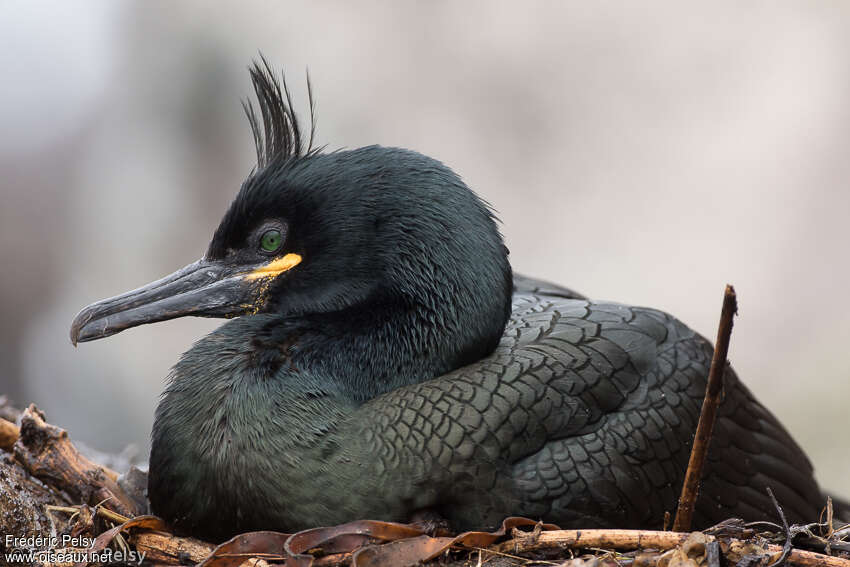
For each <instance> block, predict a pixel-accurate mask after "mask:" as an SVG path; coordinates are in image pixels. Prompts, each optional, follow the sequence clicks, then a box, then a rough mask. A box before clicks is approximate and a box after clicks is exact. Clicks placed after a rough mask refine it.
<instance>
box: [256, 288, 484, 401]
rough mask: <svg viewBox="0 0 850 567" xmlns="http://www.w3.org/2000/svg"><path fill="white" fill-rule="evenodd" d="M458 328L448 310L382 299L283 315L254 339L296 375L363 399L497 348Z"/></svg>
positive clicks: (445, 369)
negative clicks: (318, 379)
mask: <svg viewBox="0 0 850 567" xmlns="http://www.w3.org/2000/svg"><path fill="white" fill-rule="evenodd" d="M457 326H458V324H457V322H456V321H452V318H451V317H450V316H449V315H447V314H442V313H435V312H433V311H431V310H429V309H426V308H424V307H423V306H421V305H416V304H409V303H406V302H404V301H393V300H391V299H388V298H386V297H384V298H381V299H377V298H376V299H375V300H372V301H367V302H364V303H360V304H358V305H356V306H352V307H349V308H346V309H344V310H342V311H335V312H330V313H317V314H309V315H306V316H300V317H298V318H297V319H280V320H278V321H277V322H276V323H274V324H272V328H271V329H269V332H268V333H267V334H266V336H267V337H268V340H267V341H265V342H261V343H256V342H255V344H257V345H258V347H259V348H260V349H263V350H265V352H266V357H270V358H272V359H275V360H277V361H278V362H281V361H283V362H284V363H286V364H288V365H289V366H288V368H289V369H290V370H291V371H292V372H294V373H295V374H308V375H310V376H314V377H315V376H317V377H321V378H322V379H324V380H328V381H330V382H332V383H333V384H334V386H335V387H336V388H338V389H339V391H340V392H341V393H342V394H343V395H344V396H346V397H348V398H350V399H353V400H357V401H365V400H368V399H371V398H374V397H375V396H378V395H380V394H382V393H385V392H388V391H390V390H394V389H396V388H399V387H402V386H405V385H408V384H414V383H418V382H422V381H425V380H429V379H431V378H433V377H435V376H439V375H441V374H444V373H446V372H449V371H451V370H453V369H455V368H457V367H459V366H462V365H464V364H468V363H470V362H472V361H474V360H477V359H479V358H482V357H483V356H486V355H487V354H488V353H489V352H490V351H491V350H492V348H495V342H493V341H492V340H489V339H488V338H484V339H483V340H481V338H480V337H478V338H477V340H469V339H468V338H467V337H465V336H464V333H457V332H456V331H455V329H456V327H457ZM498 334H499V335H501V329H499V332H498ZM490 343H492V346H491V345H490ZM269 353H279V354H269Z"/></svg>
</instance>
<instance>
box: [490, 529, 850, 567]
mask: <svg viewBox="0 0 850 567" xmlns="http://www.w3.org/2000/svg"><path fill="white" fill-rule="evenodd" d="M690 536H691V534H688V533H680V532H656V531H650V530H605V529H602V530H598V529H597V530H554V531H548V532H547V531H544V532H541V533H540V535H539V536H538V537H537V538H536V539H533V540H532V539H531V538H519V539H513V540H509V541H505V542H502V543H500V544H497V545H495V546H493V547H491V548H490V549H491V550H493V551H496V552H500V553H513V554H517V553H527V552H535V551H543V550H547V549H557V550H563V549H564V548H572V549H616V550H619V551H633V550H636V549H657V550H658V551H666V550H668V549H673V548H674V547H676V546H678V545H681V544H682V543H684V542H685V541H686V540H687V539H688V538H689V537H690ZM707 539H708V540H709V541H721V540H716V539H715V538H714V537H713V536H707ZM735 542H739V543H743V544H749V543H751V542H747V541H744V540H738V539H734V538H725V539H723V540H722V543H727V544H730V545H731V544H732V543H735ZM744 549H746V550H747V551H748V552H750V553H751V552H752V549H750V548H744ZM760 549H763V551H764V552H765V554H770V555H775V556H777V557H778V556H779V554H781V553H782V546H779V545H773V544H769V545H764V546H760ZM726 553H728V552H726ZM786 565H792V566H796V567H814V566H816V565H817V566H822V567H850V559H842V558H840V557H832V556H829V555H823V554H822V553H815V552H814V551H804V550H801V549H792V550H791V553H790V554H788V557H787V559H786Z"/></svg>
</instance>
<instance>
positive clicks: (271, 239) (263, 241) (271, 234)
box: [260, 229, 283, 252]
mask: <svg viewBox="0 0 850 567" xmlns="http://www.w3.org/2000/svg"><path fill="white" fill-rule="evenodd" d="M281 244H283V236H282V235H281V234H280V231H279V230H277V229H272V230H267V231H266V232H264V233H263V236H261V237H260V248H262V249H263V251H264V252H277V251H278V250H279V249H280V246H281Z"/></svg>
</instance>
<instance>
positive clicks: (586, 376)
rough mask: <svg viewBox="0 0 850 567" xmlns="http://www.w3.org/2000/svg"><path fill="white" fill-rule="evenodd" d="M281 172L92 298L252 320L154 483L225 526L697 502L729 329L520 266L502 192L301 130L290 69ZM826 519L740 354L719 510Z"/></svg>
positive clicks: (224, 343)
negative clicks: (139, 276)
mask: <svg viewBox="0 0 850 567" xmlns="http://www.w3.org/2000/svg"><path fill="white" fill-rule="evenodd" d="M252 80H253V82H254V86H255V90H256V91H257V96H258V99H259V101H260V113H261V118H258V117H257V116H256V114H255V113H254V112H253V110H250V107H249V111H248V113H249V118H250V119H251V124H252V129H253V131H254V137H255V140H256V141H257V152H258V167H257V169H256V170H255V171H253V172H252V174H251V175H250V176H249V178H248V179H247V180H246V182H245V183H244V184H243V187H242V189H241V190H240V191H239V193H238V194H237V196H236V198H235V200H234V201H233V203H232V204H231V206H230V208H229V209H228V211H227V213H226V214H225V216H224V218H223V219H222V221H221V223H220V225H219V227H218V229H217V230H216V232H215V235H214V236H213V239H212V241H211V243H210V245H209V247H208V250H207V252H206V254H205V256H204V258H202V259H201V260H200V261H198V262H196V263H194V264H191V265H189V266H187V267H186V268H184V269H183V270H180V271H178V272H176V273H175V274H174V275H172V276H169V277H168V278H165V279H163V280H160V281H158V282H154V283H153V284H149V285H148V286H145V287H143V288H140V290H137V291H134V292H130V293H128V294H125V295H123V296H119V297H117V298H113V299H110V300H105V301H102V302H99V303H96V304H93V305H91V306H89V307H87V308H86V309H84V310H83V311H82V312H81V313H80V314H79V315H78V317H77V319H75V321H74V324H73V326H72V332H71V334H72V340H74V341H77V340H79V341H84V340H93V339H97V338H101V337H104V336H108V335H110V334H113V333H115V332H119V331H121V330H124V329H126V328H129V327H132V326H135V325H138V324H143V323H146V322H153V321H161V320H165V319H170V318H174V317H179V316H183V315H199V316H217V317H222V316H223V317H237V318H235V319H233V320H232V321H229V322H227V323H225V324H224V325H222V326H221V327H220V328H219V329H217V330H216V331H214V332H213V333H212V334H210V335H209V336H207V337H204V338H202V339H201V340H200V341H198V342H197V343H196V344H195V345H194V346H193V347H192V348H191V349H190V350H189V351H187V352H186V353H185V354H184V355H183V357H182V358H181V360H180V361H179V362H178V363H177V365H176V366H175V367H174V369H173V371H172V374H171V377H170V380H169V383H168V385H167V387H166V390H165V392H164V394H163V398H162V400H161V402H160V404H159V407H158V409H157V412H156V416H155V420H154V427H153V434H152V450H151V461H150V481H149V482H150V484H149V495H150V499H151V504H152V506H153V510H154V512H156V513H157V514H160V515H162V516H163V517H164V518H166V519H167V520H168V521H170V522H171V523H172V524H173V525H174V526H175V528H177V529H178V530H181V531H184V532H188V533H191V534H193V535H200V536H206V537H210V538H213V539H221V538H224V537H226V536H229V535H233V534H234V533H238V532H240V531H247V530H256V529H276V530H295V529H301V528H306V527H312V526H315V525H326V524H331V523H339V522H343V521H347V520H352V519H356V518H363V517H370V518H374V519H384V520H398V521H405V520H407V519H409V518H410V516H411V515H412V514H414V513H416V512H418V511H422V510H429V511H435V512H437V513H439V514H441V515H443V516H444V517H446V518H448V519H449V521H450V522H451V523H452V524H453V526H454V527H455V528H457V529H467V528H486V527H492V526H495V525H496V524H497V523H498V522H499V521H501V519H502V518H503V517H505V516H508V515H515V514H522V515H527V516H530V517H534V518H542V519H544V520H547V521H551V522H555V523H559V524H561V525H562V526H563V527H577V528H581V527H593V526H617V527H660V526H661V523H662V521H663V516H664V512H666V511H671V510H672V509H673V508H674V505H675V503H676V497H677V495H678V491H679V489H680V486H681V483H682V479H683V475H684V470H685V466H686V464H687V459H688V452H689V449H690V444H691V440H692V437H693V432H694V429H695V426H696V421H697V418H698V415H699V408H700V404H701V402H702V396H703V393H704V391H705V379H706V375H707V373H708V365H709V361H710V358H711V345H710V344H709V343H708V342H707V341H706V340H705V339H703V338H702V337H700V336H699V335H697V334H695V333H694V332H693V331H691V330H690V329H688V328H687V327H685V326H684V325H683V324H682V323H680V322H679V321H677V320H676V319H674V318H673V317H671V316H669V315H667V314H665V313H662V312H659V311H656V310H652V309H647V308H639V307H629V306H624V305H619V304H615V303H605V302H596V301H590V300H587V299H585V298H583V297H582V296H581V295H579V294H577V293H575V292H572V291H571V290H568V289H565V288H560V287H558V286H554V285H551V284H546V283H543V282H538V281H536V280H532V279H529V278H524V277H522V276H516V277H515V278H514V277H512V273H511V268H510V265H509V263H508V259H507V249H506V248H505V247H504V244H503V243H502V239H501V235H500V234H499V231H498V228H497V225H496V221H495V219H494V217H493V214H492V212H491V210H490V209H489V207H488V206H487V205H486V204H485V203H484V202H483V201H481V200H480V199H479V198H478V197H477V196H476V195H475V194H474V193H473V192H472V191H471V190H469V188H468V187H467V186H466V185H465V184H464V183H463V181H462V180H461V179H460V178H459V177H458V176H457V175H456V174H455V173H453V172H452V171H451V170H450V169H449V168H447V167H446V166H444V165H443V164H441V163H440V162H438V161H436V160H434V159H431V158H428V157H426V156H423V155H421V154H418V153H416V152H411V151H408V150H401V149H395V148H384V147H379V146H369V147H366V148H360V149H357V150H350V151H337V152H330V153H322V152H320V151H313V150H311V149H310V147H311V145H312V144H311V143H309V144H306V143H304V141H303V140H302V139H301V138H302V137H303V134H302V132H303V128H301V127H300V126H299V125H298V124H297V119H296V118H295V115H294V113H293V112H292V110H291V106H290V102H289V95H288V92H287V90H286V88H285V86H284V87H281V86H280V84H279V83H278V82H277V80H276V79H275V78H274V77H273V76H272V75H271V73H270V71H269V68H268V65H267V64H265V63H263V64H262V65H255V67H254V68H253V69H252ZM766 487H770V488H772V489H773V490H774V492H776V494H777V495H778V497H779V498H780V501H782V503H783V505H784V506H785V509H786V513H788V515H789V517H790V518H791V519H795V520H796V519H800V520H802V519H806V518H808V519H813V518H814V517H815V516H816V513H817V508H818V506H819V504H820V502H819V500H820V493H819V490H818V487H817V484H816V482H815V480H814V478H813V476H812V470H811V466H810V464H809V462H808V460H807V459H806V457H805V455H804V453H803V452H802V451H801V450H800V448H799V447H798V446H797V445H796V444H795V443H794V441H793V440H792V439H791V438H790V437H789V436H788V434H787V432H786V431H785V430H784V429H783V428H782V426H781V425H780V424H779V423H778V422H777V421H776V419H775V418H774V417H773V416H772V415H771V414H770V413H769V412H768V411H767V410H766V409H765V408H764V407H763V406H761V405H760V404H759V403H758V402H757V401H756V400H755V399H754V398H753V397H752V396H751V394H750V393H749V391H748V390H747V389H746V388H745V387H744V386H743V384H741V383H740V381H739V380H738V378H737V376H736V375H735V373H734V372H733V371H732V370H731V369H728V370H727V373H726V383H725V400H724V404H723V406H722V409H721V410H720V417H719V420H718V423H717V427H716V431H715V435H714V439H713V441H712V447H711V451H710V455H709V463H708V468H707V471H706V474H705V476H704V482H703V488H702V491H701V497H700V500H699V502H698V506H697V521H698V522H699V523H700V525H703V526H705V525H707V524H708V523H711V522H713V521H717V520H721V519H725V518H726V517H728V516H731V515H740V516H744V517H746V518H748V519H765V518H770V517H773V505H772V503H771V502H770V500H769V497H768V496H767V494H766V492H765V488H766Z"/></svg>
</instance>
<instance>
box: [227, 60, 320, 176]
mask: <svg viewBox="0 0 850 567" xmlns="http://www.w3.org/2000/svg"><path fill="white" fill-rule="evenodd" d="M248 71H249V72H250V74H251V83H253V85H254V93H255V95H256V97H257V104H258V106H259V115H258V114H257V111H256V110H255V108H254V104H253V102H251V101H250V100H244V101H242V107H243V108H244V109H245V114H246V115H247V116H248V122H249V124H250V125H251V133H252V134H253V136H254V146H255V147H256V150H257V169H263V168H264V167H266V166H268V165H269V164H271V163H273V162H276V161H289V160H292V159H298V158H301V157H306V156H308V155H310V154H311V153H314V152H315V151H318V150H317V149H315V150H314V148H313V138H314V136H315V133H316V104H315V101H314V100H313V86H312V84H311V83H310V73H309V72H308V73H307V96H308V99H309V103H310V134H309V137H306V136H305V134H304V132H303V131H302V127H301V124H300V122H299V120H298V116H297V115H296V114H295V111H294V110H293V109H292V96H291V94H290V92H289V87H288V86H287V84H286V77H285V75H284V74H283V73H281V75H280V79H278V78H277V76H276V75H275V73H274V71H273V70H272V68H271V66H270V65H269V62H268V61H267V60H266V58H265V57H264V56H262V55H260V60H259V61H256V60H255V61H254V62H253V64H252V65H251V66H250V67H249V68H248ZM305 138H306V139H305Z"/></svg>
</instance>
